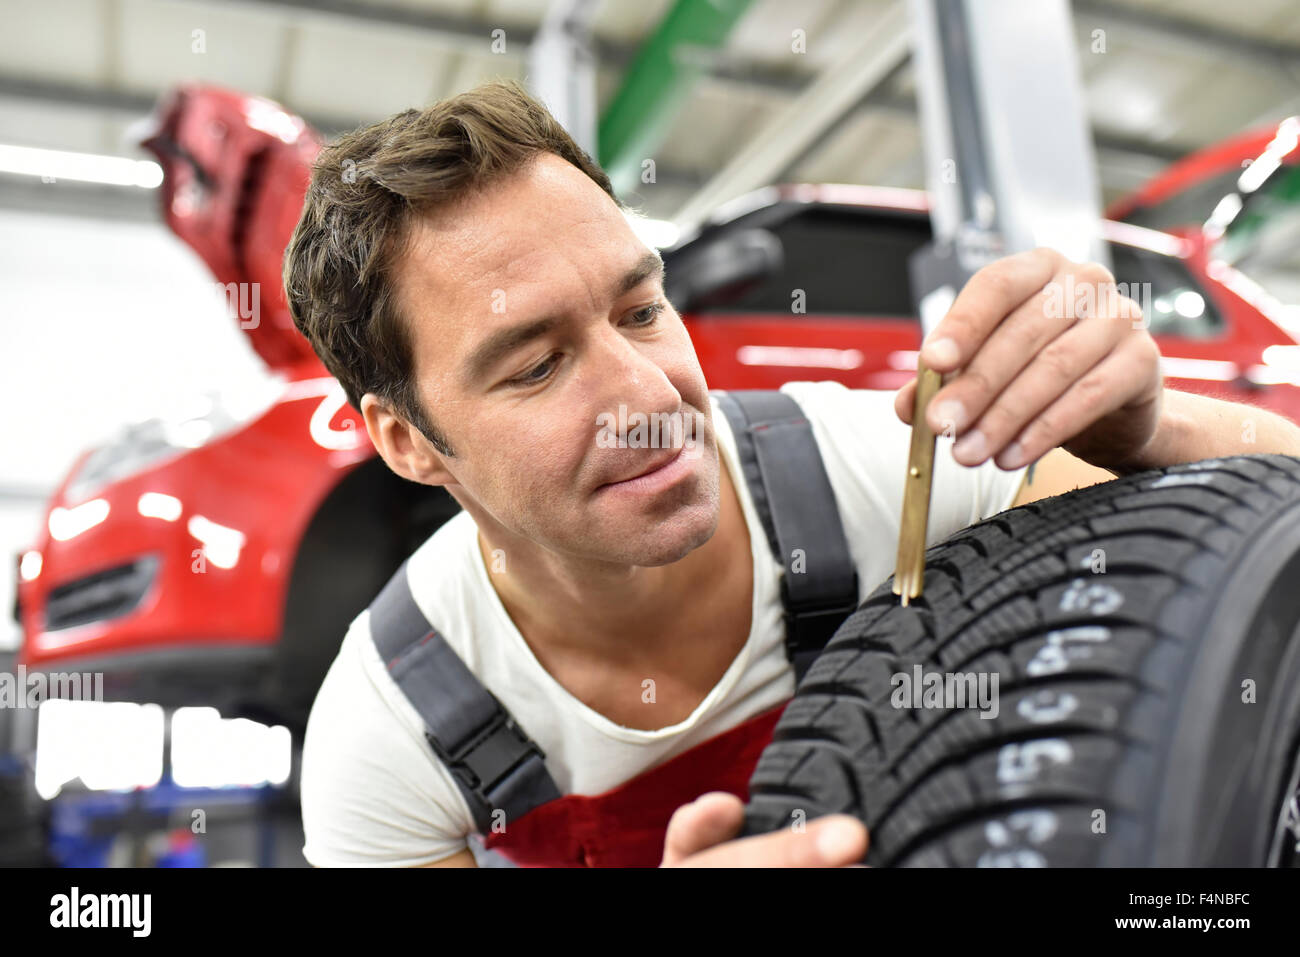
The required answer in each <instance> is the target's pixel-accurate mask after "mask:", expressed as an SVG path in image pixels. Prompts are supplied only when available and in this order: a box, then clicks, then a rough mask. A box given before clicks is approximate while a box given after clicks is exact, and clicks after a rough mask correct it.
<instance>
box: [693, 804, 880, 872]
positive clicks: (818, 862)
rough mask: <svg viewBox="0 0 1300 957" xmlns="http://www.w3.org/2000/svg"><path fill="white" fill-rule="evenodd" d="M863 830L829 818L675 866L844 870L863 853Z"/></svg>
mask: <svg viewBox="0 0 1300 957" xmlns="http://www.w3.org/2000/svg"><path fill="white" fill-rule="evenodd" d="M867 843H868V842H867V829H866V827H865V826H864V825H863V823H862V822H861V821H859V820H857V818H854V817H850V816H849V815H847V814H831V815H827V816H825V817H820V818H817V819H816V820H814V821H810V822H809V823H808V826H807V827H806V828H805V829H804V830H802V831H795V830H793V829H783V830H780V831H775V832H773V833H771V834H759V835H756V836H754V837H746V838H742V839H740V840H738V841H729V842H727V843H725V844H720V845H718V846H717V847H714V848H711V849H710V850H707V851H704V852H702V853H698V854H694V855H692V856H690V857H689V858H686V859H684V860H681V861H679V862H678V866H680V867H847V866H849V865H852V864H856V863H858V862H859V861H861V860H862V858H863V857H865V856H866V853H867Z"/></svg>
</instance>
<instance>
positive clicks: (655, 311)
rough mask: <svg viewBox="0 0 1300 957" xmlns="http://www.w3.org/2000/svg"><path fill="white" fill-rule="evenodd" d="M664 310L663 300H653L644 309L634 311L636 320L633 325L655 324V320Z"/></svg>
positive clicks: (633, 316) (633, 314) (633, 315)
mask: <svg viewBox="0 0 1300 957" xmlns="http://www.w3.org/2000/svg"><path fill="white" fill-rule="evenodd" d="M663 311H664V304H663V303H662V302H652V303H651V304H650V305H648V306H646V307H645V308H644V309H638V310H637V311H636V312H634V313H632V318H633V320H634V321H633V323H632V325H634V326H649V325H653V323H654V321H655V320H656V319H658V318H659V316H660V314H662V313H663Z"/></svg>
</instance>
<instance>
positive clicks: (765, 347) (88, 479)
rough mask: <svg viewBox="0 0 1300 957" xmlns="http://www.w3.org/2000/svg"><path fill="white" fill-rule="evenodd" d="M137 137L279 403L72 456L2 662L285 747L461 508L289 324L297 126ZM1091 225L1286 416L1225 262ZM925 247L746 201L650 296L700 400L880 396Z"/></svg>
mask: <svg viewBox="0 0 1300 957" xmlns="http://www.w3.org/2000/svg"><path fill="white" fill-rule="evenodd" d="M148 145H149V146H150V147H151V148H152V149H153V150H154V152H156V153H157V154H158V156H159V158H160V159H161V161H162V162H163V165H164V169H165V180H164V184H163V188H162V199H163V203H164V209H165V211H166V217H167V221H168V224H169V225H170V226H171V228H172V229H173V230H174V231H175V232H176V234H177V235H178V236H180V237H181V238H182V239H183V240H185V241H186V242H188V243H189V244H190V245H191V246H193V247H194V248H195V249H196V250H197V251H198V252H199V254H200V255H201V256H202V257H203V258H204V260H205V261H206V262H207V263H208V264H209V266H210V267H211V268H212V270H213V273H214V274H215V276H216V277H217V279H218V280H219V281H220V282H221V283H223V284H233V285H229V286H227V288H228V289H229V290H230V291H231V301H232V304H234V305H235V306H236V308H235V310H234V311H235V313H236V316H237V318H238V321H239V322H240V325H241V326H242V327H244V328H245V331H246V332H247V333H248V335H249V336H250V338H251V339H252V341H253V343H254V346H255V347H256V348H257V351H258V352H259V354H260V355H261V356H262V357H263V358H264V359H265V360H266V362H267V363H268V364H269V365H270V366H271V367H272V368H273V369H274V370H275V371H276V372H277V373H278V374H279V376H280V382H281V385H280V387H279V392H278V395H277V396H275V397H273V398H272V399H271V400H270V401H269V402H267V403H264V404H263V405H262V406H261V407H260V409H259V411H257V412H256V414H253V415H251V416H249V415H248V413H247V412H245V413H243V414H232V413H231V412H230V411H229V410H225V409H222V408H219V407H216V406H213V407H211V408H208V409H206V410H204V411H199V412H197V413H191V414H190V415H189V417H188V418H186V419H185V420H184V421H164V420H156V421H153V422H149V423H145V424H143V425H138V426H134V427H132V428H130V429H128V430H127V431H126V432H124V433H123V435H122V437H121V439H120V440H119V441H118V442H116V443H112V444H109V445H107V446H105V447H103V448H99V449H96V450H93V451H91V452H88V453H86V454H85V455H84V456H82V457H81V458H80V459H79V461H78V462H77V463H76V464H75V465H74V467H73V468H72V470H71V472H70V473H69V475H68V477H67V479H66V480H65V481H64V482H63V483H62V485H61V486H60V487H59V489H58V490H57V491H56V493H55V495H54V497H53V499H52V500H51V502H50V503H49V510H48V514H47V517H46V518H47V521H46V524H45V529H44V531H43V534H42V535H41V537H40V539H39V540H38V541H37V542H35V543H34V544H33V546H32V548H31V550H30V551H28V552H27V553H25V554H24V555H22V556H21V557H20V560H19V583H18V610H19V615H20V619H21V622H22V626H23V632H24V642H23V646H22V650H21V654H20V659H19V660H20V662H21V663H23V664H25V665H27V666H28V667H29V668H33V667H39V668H46V669H51V670H56V669H57V670H61V671H79V672H84V671H103V672H105V691H106V696H110V697H121V698H127V699H132V700H147V701H155V702H158V703H161V704H164V705H166V706H180V705H194V704H211V705H214V706H216V707H218V708H220V709H221V710H222V711H223V713H224V714H225V715H226V716H236V715H243V716H248V717H253V718H258V719H262V720H271V721H276V722H282V723H286V724H288V725H289V726H290V727H292V728H294V729H301V728H302V727H303V725H304V724H305V720H306V716H307V714H308V711H309V710H310V706H311V703H312V700H313V698H314V696H315V693H316V690H317V688H318V686H319V683H320V681H321V679H322V677H323V675H324V673H325V670H326V669H327V667H328V665H329V663H330V661H331V660H332V659H333V657H334V655H335V653H336V651H337V648H338V645H339V642H340V641H341V639H342V636H343V634H344V632H345V630H346V628H347V626H348V623H349V622H350V621H351V619H352V618H353V617H354V616H355V615H356V614H357V613H358V612H359V611H360V610H361V609H362V608H364V607H365V606H366V605H367V604H368V603H369V601H370V600H371V599H372V598H373V596H374V595H375V594H376V593H377V592H378V590H379V589H380V587H381V586H382V585H383V583H384V582H385V581H386V580H387V579H388V577H389V576H390V574H391V573H392V572H393V571H394V570H395V569H396V567H397V566H398V565H399V564H400V562H401V561H402V560H403V559H404V558H405V557H406V556H407V555H408V554H410V553H411V552H412V551H413V550H414V549H415V548H416V547H417V546H418V545H419V544H420V543H421V542H423V541H424V540H425V539H426V538H427V537H428V536H429V535H430V534H432V533H433V531H434V530H435V529H437V528H438V527H439V525H441V524H442V523H443V522H444V521H446V519H447V518H449V517H450V516H451V515H452V514H454V513H455V511H456V510H457V509H458V507H459V506H457V505H456V503H455V502H454V501H453V500H452V499H451V498H450V496H448V495H447V494H446V493H445V492H444V491H443V490H441V489H437V488H429V487H425V486H421V485H417V484H414V483H411V482H407V481H405V480H403V479H400V478H398V477H397V476H395V475H394V474H393V473H392V472H391V471H390V470H389V469H388V468H387V466H385V465H384V463H383V462H382V460H380V459H379V458H378V456H377V455H376V454H375V452H374V450H373V448H372V446H371V444H370V442H369V439H368V437H367V435H366V432H365V429H364V426H363V425H362V423H361V420H360V417H359V415H358V414H357V413H356V412H355V410H353V409H351V408H350V407H349V406H347V404H346V402H345V400H344V396H343V392H342V389H341V388H340V387H339V386H338V385H337V383H336V382H335V381H334V379H333V378H332V377H330V376H329V374H328V373H327V372H326V370H325V369H324V367H323V366H322V365H321V364H320V363H319V361H318V360H317V359H316V357H315V356H314V354H313V353H312V352H311V350H310V348H309V347H308V345H307V343H306V342H305V340H303V339H302V338H301V336H299V334H298V333H297V331H296V330H295V329H294V327H293V325H292V322H291V321H290V320H289V316H288V311H287V307H286V305H285V301H284V297H283V293H282V290H281V286H280V264H281V259H282V255H283V250H284V248H285V245H286V244H287V241H288V237H289V235H290V233H291V231H292V228H293V225H294V223H295V222H296V220H297V217H298V211H299V208H300V206H301V202H302V197H303V194H304V190H305V187H306V183H307V177H308V169H309V164H310V161H311V159H312V157H313V156H314V155H315V152H316V150H317V149H318V148H319V142H318V139H317V137H316V136H315V135H314V134H313V133H312V131H311V130H310V129H308V128H307V127H306V125H305V124H304V123H303V122H302V121H301V120H299V119H297V118H296V117H293V116H290V115H289V114H288V113H286V112H284V111H283V110H281V109H280V108H279V107H277V106H276V105H275V104H273V103H270V102H268V101H266V100H262V99H258V98H254V97H247V96H243V95H240V94H237V93H232V92H228V91H222V90H215V89H210V88H203V87H188V88H185V89H182V90H180V91H179V92H178V93H177V94H176V95H174V96H173V97H171V98H170V99H169V100H168V101H167V103H166V104H165V105H164V106H163V108H162V109H161V111H160V115H159V122H158V128H157V131H156V132H155V133H154V135H153V136H152V137H151V138H150V139H149V141H148ZM1107 228H1108V230H1109V233H1108V238H1109V240H1110V243H1111V251H1112V255H1113V257H1114V266H1115V272H1116V275H1117V278H1118V279H1119V280H1120V281H1124V282H1133V283H1149V284H1150V285H1149V286H1146V287H1143V288H1144V289H1147V290H1149V292H1150V295H1149V296H1147V297H1146V299H1147V302H1146V303H1145V304H1146V305H1147V306H1148V309H1149V318H1150V319H1151V322H1152V328H1153V331H1154V332H1155V333H1156V334H1157V337H1158V339H1159V341H1160V344H1161V347H1162V349H1163V350H1164V352H1165V354H1166V355H1167V356H1168V359H1167V363H1168V365H1167V372H1168V374H1169V375H1170V376H1171V380H1172V382H1173V383H1174V384H1175V385H1179V386H1181V387H1184V388H1188V389H1192V390H1195V391H1203V392H1212V393H1215V394H1221V395H1226V396H1231V397H1235V398H1245V399H1248V400H1257V401H1259V402H1261V403H1263V404H1266V405H1269V406H1270V407H1272V408H1276V409H1278V410H1280V411H1282V412H1284V413H1285V414H1287V415H1289V416H1291V417H1292V418H1295V419H1297V420H1300V391H1298V390H1297V389H1296V388H1295V387H1294V385H1293V384H1292V382H1293V381H1294V379H1293V378H1287V376H1288V375H1292V373H1288V372H1287V371H1286V370H1287V369H1288V368H1290V367H1289V366H1287V363H1288V362H1290V361H1291V357H1293V356H1294V354H1295V353H1296V352H1297V351H1300V347H1297V345H1296V343H1295V341H1294V340H1292V339H1290V338H1289V337H1288V336H1286V335H1285V334H1284V333H1283V332H1282V331H1281V330H1280V329H1279V328H1278V327H1277V326H1276V325H1275V324H1274V323H1273V322H1272V321H1270V319H1269V317H1268V316H1267V315H1266V314H1264V313H1263V312H1261V311H1260V310H1259V309H1257V308H1255V307H1253V306H1252V305H1251V304H1250V303H1249V302H1248V301H1246V299H1244V298H1243V297H1242V295H1241V294H1240V293H1239V291H1236V290H1235V288H1234V283H1233V277H1232V275H1231V271H1230V270H1229V271H1228V272H1223V273H1221V274H1219V275H1217V276H1215V277H1211V276H1209V275H1207V272H1206V263H1205V261H1204V256H1203V250H1202V248H1201V247H1200V246H1198V245H1197V243H1196V242H1195V241H1194V240H1190V239H1179V238H1174V237H1171V236H1169V235H1167V234H1164V233H1156V232H1151V231H1148V230H1143V229H1139V228H1137V227H1133V226H1127V225H1123V224H1109V225H1108V227H1107ZM929 235H930V223H929V218H928V216H927V213H926V202H925V196H924V194H922V193H918V192H913V191H906V190H893V189H874V188H868V187H846V186H788V187H779V188H771V189H767V190H760V191H759V192H757V193H754V194H751V195H749V196H746V197H742V198H741V199H740V200H737V201H735V202H734V203H730V204H728V205H727V207H726V208H724V209H722V210H719V211H718V214H717V215H716V216H715V217H714V218H713V219H712V220H711V221H710V222H709V223H707V224H705V225H704V227H703V228H702V229H700V230H699V231H698V232H697V233H696V234H695V235H692V236H690V237H688V238H687V239H686V241H684V242H682V243H680V244H679V245H678V246H677V247H675V248H673V249H671V250H666V251H665V260H666V261H667V263H668V286H669V289H668V292H669V296H670V298H671V299H672V301H673V302H674V303H675V304H676V305H677V306H678V307H679V309H680V310H681V311H682V314H683V317H684V319H685V321H686V323H687V326H688V328H689V330H690V333H691V336H692V338H693V340H694V343H695V346H696V349H697V351H698V353H699V358H700V361H701V364H702V366H703V368H704V371H705V374H706V376H707V378H708V381H709V383H710V384H711V385H712V386H714V387H719V388H766V387H774V386H778V385H780V384H781V383H783V382H786V381H789V380H791V379H827V378H830V379H838V380H840V381H842V382H844V383H846V384H848V385H850V386H855V387H867V388H895V387H897V386H899V385H901V384H903V383H904V382H905V381H906V380H907V379H908V378H909V377H910V374H911V371H912V370H913V369H914V367H915V362H916V350H917V346H918V343H919V339H920V333H919V327H918V323H917V321H916V319H915V317H914V314H913V309H912V297H911V293H910V290H909V288H908V282H907V279H906V277H907V261H908V257H909V256H910V254H911V253H912V252H913V251H914V250H915V249H917V248H918V247H919V246H920V245H922V244H923V243H925V242H926V241H927V240H928V239H929ZM253 283H256V284H257V287H256V289H257V291H258V294H257V295H253V294H252V293H253V291H254V287H253V286H252V284H253ZM240 284H245V285H240ZM1134 288H1137V287H1136V286H1135V287H1134Z"/></svg>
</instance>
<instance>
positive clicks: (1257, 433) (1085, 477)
mask: <svg viewBox="0 0 1300 957" xmlns="http://www.w3.org/2000/svg"><path fill="white" fill-rule="evenodd" d="M1162 399H1163V401H1162V403H1161V411H1160V417H1159V425H1158V426H1157V428H1156V431H1155V433H1154V435H1152V437H1151V440H1150V441H1149V442H1148V443H1147V445H1146V446H1145V447H1144V448H1143V449H1142V450H1141V451H1140V452H1139V454H1138V455H1136V456H1135V457H1134V458H1133V460H1132V461H1131V462H1129V463H1126V464H1124V465H1115V466H1112V467H1111V468H1109V469H1103V468H1098V467H1097V466H1095V465H1089V464H1088V463H1087V462H1085V461H1083V460H1082V459H1080V458H1077V457H1075V456H1074V455H1071V454H1070V453H1069V452H1067V451H1066V450H1065V449H1063V448H1056V449H1052V450H1051V451H1050V452H1048V453H1047V454H1046V455H1044V456H1043V457H1042V458H1041V459H1039V460H1038V461H1037V462H1035V463H1033V464H1032V465H1030V466H1029V468H1028V469H1026V470H1025V479H1024V482H1023V484H1022V485H1021V486H1020V493H1019V494H1018V495H1017V496H1016V500H1015V502H1013V503H1012V504H1013V505H1024V504H1025V503H1026V502H1034V501H1037V500H1038V499H1041V498H1049V497H1051V496H1053V495H1060V494H1062V493H1064V492H1070V491H1073V490H1074V489H1076V488H1083V487H1084V486H1087V485H1096V484H1098V483H1100V482H1108V481H1110V480H1111V479H1113V478H1115V477H1116V476H1118V475H1128V474H1131V473H1133V472H1141V471H1144V470H1145V469H1154V468H1163V467H1165V466H1169V465H1179V464H1181V463H1183V462H1199V461H1200V460H1201V459H1209V458H1218V457H1220V456H1225V455H1249V454H1252V453H1264V452H1279V453H1281V454H1283V455H1297V456H1300V427H1297V426H1296V425H1295V424H1294V423H1292V422H1290V421H1288V420H1286V419H1284V418H1282V417H1281V416H1280V415H1276V414H1274V413H1272V412H1269V411H1266V410H1264V409H1257V408H1255V407H1254V406H1249V405H1240V404H1238V403H1236V402H1225V401H1224V400H1222V399H1211V398H1208V397H1206V396H1203V395H1193V394H1191V393H1189V392H1175V391H1173V390H1172V389H1166V390H1164V395H1163V397H1162Z"/></svg>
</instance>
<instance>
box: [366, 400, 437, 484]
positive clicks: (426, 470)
mask: <svg viewBox="0 0 1300 957" xmlns="http://www.w3.org/2000/svg"><path fill="white" fill-rule="evenodd" d="M361 417H362V418H363V419H364V420H365V423H366V431H367V432H369V433H370V441H371V442H372V443H374V446H375V449H376V451H378V452H379V454H380V456H381V457H382V458H383V460H384V461H385V462H387V463H388V467H389V468H390V469H392V470H393V471H394V472H396V473H397V474H398V475H400V476H402V478H405V479H410V480H411V481H412V482H419V483H420V484H421V485H449V484H454V483H455V481H456V478H455V476H453V475H452V474H451V472H449V471H448V470H447V466H446V464H445V462H444V457H443V455H442V453H441V452H439V451H438V450H437V449H435V448H434V447H433V445H432V443H430V442H429V440H428V439H427V438H425V437H424V434H423V433H422V432H420V430H419V429H417V428H416V427H415V426H413V425H412V424H411V423H409V422H407V421H406V419H404V418H402V417H401V416H400V415H398V414H397V413H395V412H394V411H393V410H392V409H390V408H388V406H386V405H385V404H384V403H383V402H382V401H381V400H380V398H379V397H378V396H377V395H375V394H374V393H373V392H367V393H366V394H365V395H363V396H362V397H361Z"/></svg>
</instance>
